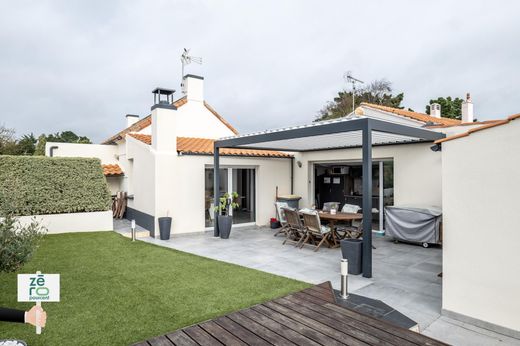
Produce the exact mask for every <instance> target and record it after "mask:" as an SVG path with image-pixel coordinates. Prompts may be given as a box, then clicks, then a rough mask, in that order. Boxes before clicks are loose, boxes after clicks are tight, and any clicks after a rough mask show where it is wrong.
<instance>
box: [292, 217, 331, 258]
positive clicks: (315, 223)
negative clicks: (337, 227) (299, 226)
mask: <svg viewBox="0 0 520 346" xmlns="http://www.w3.org/2000/svg"><path fill="white" fill-rule="evenodd" d="M303 225H304V227H305V231H306V233H305V237H304V238H302V239H301V240H300V242H299V245H300V249H301V248H302V247H303V246H304V245H305V244H309V245H313V246H315V249H314V251H315V252H316V251H318V250H319V248H320V246H321V245H322V244H323V243H327V245H328V246H329V247H331V246H332V245H331V242H333V241H334V240H333V238H332V230H331V229H330V227H328V226H323V225H322V224H321V222H320V215H319V214H318V213H317V212H313V213H303ZM317 242H318V245H316V243H317Z"/></svg>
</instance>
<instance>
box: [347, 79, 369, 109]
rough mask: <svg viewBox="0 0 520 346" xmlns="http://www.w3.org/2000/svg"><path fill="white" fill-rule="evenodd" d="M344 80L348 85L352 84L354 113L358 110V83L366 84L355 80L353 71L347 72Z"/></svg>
mask: <svg viewBox="0 0 520 346" xmlns="http://www.w3.org/2000/svg"><path fill="white" fill-rule="evenodd" d="M343 78H344V79H345V81H346V82H347V83H352V112H354V111H355V110H356V102H355V101H356V83H360V84H364V83H365V82H363V81H362V80H359V79H357V78H354V77H353V76H352V72H351V71H347V72H345V74H344V75H343Z"/></svg>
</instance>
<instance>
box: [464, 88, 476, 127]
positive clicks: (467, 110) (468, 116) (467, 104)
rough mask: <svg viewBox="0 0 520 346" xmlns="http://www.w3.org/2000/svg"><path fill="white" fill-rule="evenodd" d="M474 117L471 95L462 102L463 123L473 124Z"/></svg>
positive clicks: (467, 95)
mask: <svg viewBox="0 0 520 346" xmlns="http://www.w3.org/2000/svg"><path fill="white" fill-rule="evenodd" d="M474 118H475V117H474V115H473V102H471V95H470V94H469V93H467V94H466V100H464V102H462V122H463V123H472V122H473V119H474Z"/></svg>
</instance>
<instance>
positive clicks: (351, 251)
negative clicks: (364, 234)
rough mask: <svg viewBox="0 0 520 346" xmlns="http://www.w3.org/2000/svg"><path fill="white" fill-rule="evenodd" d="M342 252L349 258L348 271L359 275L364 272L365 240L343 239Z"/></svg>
mask: <svg viewBox="0 0 520 346" xmlns="http://www.w3.org/2000/svg"><path fill="white" fill-rule="evenodd" d="M340 244H341V254H342V255H343V258H346V259H347V260H348V273H349V274H353V275H359V274H361V272H362V267H361V264H362V263H361V261H362V258H363V240H361V239H350V238H347V239H343V240H342V241H341V243H340Z"/></svg>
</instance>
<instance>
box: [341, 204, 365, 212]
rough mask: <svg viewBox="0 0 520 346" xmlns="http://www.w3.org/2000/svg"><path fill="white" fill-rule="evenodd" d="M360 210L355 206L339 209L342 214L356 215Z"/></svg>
mask: <svg viewBox="0 0 520 346" xmlns="http://www.w3.org/2000/svg"><path fill="white" fill-rule="evenodd" d="M360 210H361V207H360V206H359V205H355V204H345V205H344V206H343V208H341V212H342V213H357V212H358V211H360Z"/></svg>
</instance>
